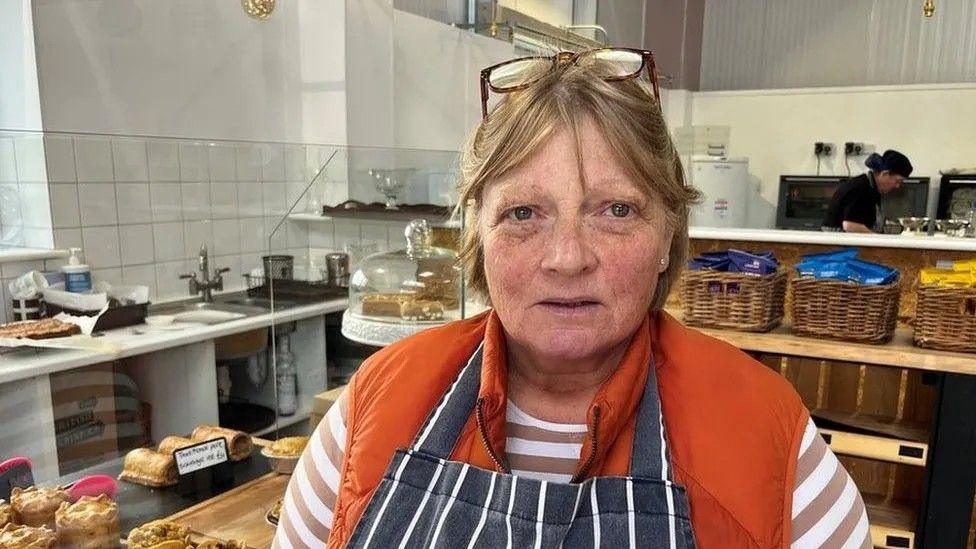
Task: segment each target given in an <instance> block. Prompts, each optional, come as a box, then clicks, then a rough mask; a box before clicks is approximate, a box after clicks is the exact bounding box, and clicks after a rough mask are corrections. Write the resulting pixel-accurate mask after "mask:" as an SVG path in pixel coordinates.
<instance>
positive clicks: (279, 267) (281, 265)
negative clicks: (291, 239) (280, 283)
mask: <svg viewBox="0 0 976 549" xmlns="http://www.w3.org/2000/svg"><path fill="white" fill-rule="evenodd" d="M261 260H262V261H264V277H265V279H267V278H274V279H276V280H277V279H284V280H291V279H293V278H295V256H293V255H265V256H262V257H261Z"/></svg>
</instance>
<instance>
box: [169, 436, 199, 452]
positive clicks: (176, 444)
mask: <svg viewBox="0 0 976 549" xmlns="http://www.w3.org/2000/svg"><path fill="white" fill-rule="evenodd" d="M199 442H200V441H199V440H193V439H190V438H186V437H180V436H176V435H173V436H169V437H166V438H164V439H163V440H161V441H159V452H160V453H162V454H172V453H173V452H175V451H177V450H179V449H180V448H186V447H187V446H193V445H194V444H198V443H199Z"/></svg>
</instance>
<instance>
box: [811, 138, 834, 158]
mask: <svg viewBox="0 0 976 549" xmlns="http://www.w3.org/2000/svg"><path fill="white" fill-rule="evenodd" d="M832 154H834V144H833V143H826V142H824V141H817V142H816V143H814V144H813V155H814V156H830V155H832Z"/></svg>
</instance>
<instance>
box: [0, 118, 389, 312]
mask: <svg viewBox="0 0 976 549" xmlns="http://www.w3.org/2000/svg"><path fill="white" fill-rule="evenodd" d="M333 152H336V153H337V154H336V157H335V158H334V159H333V160H332V162H331V163H330V164H329V166H328V167H327V168H326V170H325V173H324V174H322V176H320V177H319V179H318V181H319V182H318V183H316V185H315V186H314V187H313V189H312V190H311V191H310V192H309V193H308V194H306V195H304V196H303V195H302V192H303V191H304V190H305V188H306V186H307V184H308V181H310V180H311V179H312V177H313V176H314V175H315V173H316V170H317V169H318V168H319V166H320V165H321V163H322V162H323V161H325V160H326V159H327V158H328V157H329V156H330V155H331V154H332V153H333ZM348 156H349V155H348V150H347V149H346V148H342V147H335V146H327V145H318V144H281V143H248V142H228V141H201V140H183V139H170V138H135V137H128V136H103V135H80V134H63V133H46V134H44V135H43V136H41V135H39V134H13V133H3V132H0V192H6V193H8V194H5V195H2V196H3V202H2V204H3V212H5V213H4V215H3V218H4V225H3V227H2V228H3V230H4V233H3V235H10V236H11V237H14V236H16V235H20V236H21V237H20V239H19V240H11V241H8V242H7V244H8V245H9V244H13V245H27V244H28V241H27V240H26V239H24V238H23V235H29V234H32V231H35V230H36V233H39V234H41V235H43V234H47V235H49V236H48V238H49V239H50V242H49V243H48V244H47V245H46V246H45V245H44V242H43V241H41V242H37V243H35V244H34V245H35V246H40V247H50V246H52V245H53V246H54V247H56V248H69V247H79V248H82V249H83V250H84V255H85V259H86V262H87V263H89V264H90V265H91V267H92V273H93V278H94V279H95V280H96V281H97V280H105V281H107V282H109V283H113V284H146V285H148V286H149V287H150V295H151V296H152V300H153V301H155V302H160V301H165V300H170V299H176V298H182V297H187V296H188V290H187V285H186V281H183V280H180V279H179V275H181V274H184V273H190V272H193V271H195V270H196V269H197V255H198V251H199V249H200V245H201V244H202V243H206V244H207V247H208V249H209V250H210V266H211V269H216V268H219V267H229V268H230V269H231V272H230V273H229V274H228V275H225V287H226V288H227V289H234V288H241V287H243V285H244V280H243V277H242V274H243V273H246V272H249V271H251V270H252V269H255V268H258V267H260V266H261V256H262V255H265V254H266V253H267V250H268V249H269V243H268V235H269V234H270V233H271V231H272V230H273V229H274V227H275V225H276V224H277V223H278V222H279V220H280V219H281V218H282V215H283V214H285V212H286V211H287V210H288V208H289V207H291V205H292V204H293V203H294V202H295V201H296V199H299V197H301V201H300V202H299V204H298V205H297V207H296V210H295V211H300V212H304V211H306V209H307V207H308V205H307V201H308V196H309V195H310V194H312V193H318V195H317V196H318V197H319V198H320V200H321V201H323V202H326V203H335V202H338V201H341V200H342V199H344V198H346V196H348V195H349V194H351V193H349V192H348V184H347V180H348V175H347V174H348V172H349V170H351V169H354V168H350V167H349V159H348ZM353 164H355V162H354V163H353ZM337 189H338V190H339V191H338V194H337V192H336V191H337ZM342 194H345V195H346V196H341V195H342ZM42 195H43V196H42ZM329 195H331V196H329ZM8 196H10V197H13V196H15V197H16V198H17V202H16V203H14V202H13V201H9V202H8V200H9V199H8ZM378 198H379V197H378V196H377V197H376V199H378ZM8 210H9V211H8ZM8 220H9V223H10V225H9V227H10V228H9V229H8V225H7V223H8ZM403 228H404V224H396V223H367V222H358V221H345V220H344V221H336V222H328V221H319V222H315V223H305V222H297V221H292V220H288V221H285V223H284V224H283V225H282V227H281V228H280V229H279V231H278V232H277V233H276V234H275V237H274V238H273V239H272V242H271V243H270V246H271V249H272V250H273V251H274V253H289V254H292V255H294V256H295V258H296V264H300V263H301V262H303V261H305V259H303V258H306V257H308V254H309V253H311V254H312V255H313V257H318V256H320V255H321V254H324V253H326V252H327V251H331V250H335V249H342V248H343V247H344V246H345V245H347V244H348V245H354V246H358V245H360V244H362V243H366V244H367V245H371V246H372V247H373V248H375V249H377V250H386V249H389V248H390V247H400V245H401V242H402V240H403V236H402V235H403ZM367 247H369V246H367ZM64 261H65V260H63V259H61V260H48V261H46V262H43V263H42V262H35V263H15V264H4V265H2V266H0V279H2V280H3V282H4V284H3V290H2V293H3V301H2V302H0V303H2V305H0V319H2V318H5V317H6V314H5V313H4V310H3V308H2V307H5V306H8V305H7V302H8V301H9V298H8V296H7V295H6V293H7V289H6V282H7V281H8V280H9V279H10V278H14V277H16V276H18V275H19V274H21V273H23V272H24V271H26V270H29V269H31V268H47V269H56V268H58V267H59V266H60V265H62V264H63V263H64Z"/></svg>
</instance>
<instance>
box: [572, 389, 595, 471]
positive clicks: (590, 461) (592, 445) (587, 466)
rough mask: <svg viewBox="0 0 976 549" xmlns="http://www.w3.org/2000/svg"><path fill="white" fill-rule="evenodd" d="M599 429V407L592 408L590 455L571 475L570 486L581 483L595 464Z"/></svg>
mask: <svg viewBox="0 0 976 549" xmlns="http://www.w3.org/2000/svg"><path fill="white" fill-rule="evenodd" d="M599 427H600V407H599V406H594V407H593V423H592V424H591V425H590V455H589V456H588V457H587V458H586V461H585V462H583V466H582V467H580V468H579V471H576V474H575V475H573V478H572V479H570V481H569V482H570V483H571V484H576V483H579V482H581V481H582V480H583V479H584V478H585V477H586V474H587V473H588V472H589V471H590V468H591V467H593V463H594V462H596V456H597V449H598V446H597V430H598V429H599Z"/></svg>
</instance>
